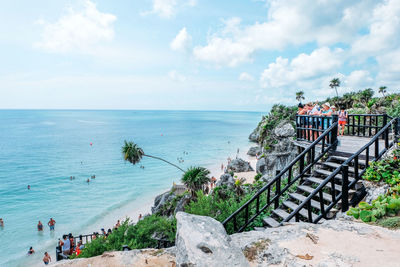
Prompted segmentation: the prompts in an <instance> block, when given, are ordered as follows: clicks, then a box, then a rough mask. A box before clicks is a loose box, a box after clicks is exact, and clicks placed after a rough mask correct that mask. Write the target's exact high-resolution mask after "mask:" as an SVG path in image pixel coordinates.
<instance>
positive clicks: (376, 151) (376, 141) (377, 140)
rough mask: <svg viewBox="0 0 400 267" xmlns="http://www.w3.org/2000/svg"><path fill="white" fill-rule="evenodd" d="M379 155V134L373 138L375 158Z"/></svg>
mask: <svg viewBox="0 0 400 267" xmlns="http://www.w3.org/2000/svg"><path fill="white" fill-rule="evenodd" d="M378 157H379V136H378V137H377V138H376V140H375V160H378Z"/></svg>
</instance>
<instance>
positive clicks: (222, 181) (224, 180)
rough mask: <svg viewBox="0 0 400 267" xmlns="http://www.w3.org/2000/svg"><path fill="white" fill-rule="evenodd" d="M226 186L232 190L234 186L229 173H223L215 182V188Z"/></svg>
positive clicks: (233, 180)
mask: <svg viewBox="0 0 400 267" xmlns="http://www.w3.org/2000/svg"><path fill="white" fill-rule="evenodd" d="M222 185H226V186H227V187H229V188H232V187H233V186H234V185H235V179H233V177H232V176H231V175H230V174H229V173H224V174H222V175H221V177H220V178H219V180H218V182H217V186H222Z"/></svg>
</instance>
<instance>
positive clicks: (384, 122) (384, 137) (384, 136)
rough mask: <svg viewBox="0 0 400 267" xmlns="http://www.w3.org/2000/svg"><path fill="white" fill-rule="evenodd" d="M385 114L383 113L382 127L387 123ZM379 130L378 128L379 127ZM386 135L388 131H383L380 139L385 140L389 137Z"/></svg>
mask: <svg viewBox="0 0 400 267" xmlns="http://www.w3.org/2000/svg"><path fill="white" fill-rule="evenodd" d="M387 116H388V115H387V114H386V113H385V114H383V125H382V128H383V127H385V125H386V124H387ZM379 130H380V129H379ZM387 135H389V131H385V132H384V133H383V136H382V139H385V140H386V138H388V139H389V136H387Z"/></svg>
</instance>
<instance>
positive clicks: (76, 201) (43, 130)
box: [0, 110, 262, 266]
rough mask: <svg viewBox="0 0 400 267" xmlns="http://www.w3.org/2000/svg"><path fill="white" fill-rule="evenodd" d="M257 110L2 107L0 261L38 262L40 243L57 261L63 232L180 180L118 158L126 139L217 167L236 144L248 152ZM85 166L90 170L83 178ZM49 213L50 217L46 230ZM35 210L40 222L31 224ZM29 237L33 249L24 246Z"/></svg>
mask: <svg viewBox="0 0 400 267" xmlns="http://www.w3.org/2000/svg"><path fill="white" fill-rule="evenodd" d="M261 115H262V114H261V113H259V112H219V111H101V110H95V111H90V110H0V218H3V220H4V223H5V226H4V228H0V266H34V265H39V266H41V265H44V264H43V262H42V261H41V259H42V258H43V253H44V251H48V252H49V253H50V255H51V256H52V259H53V261H55V246H56V243H57V240H58V238H61V236H62V235H63V234H64V233H67V234H68V233H72V234H73V235H79V234H89V233H92V232H94V231H98V232H99V231H100V228H101V227H104V228H106V229H107V228H109V227H112V225H114V224H115V222H116V220H117V219H118V218H123V217H124V216H136V215H137V214H138V213H139V212H140V213H141V212H149V206H150V205H151V203H152V201H153V199H154V197H155V196H156V195H157V194H159V193H161V192H163V191H165V190H166V189H168V188H170V187H171V186H172V184H173V182H176V183H180V177H181V175H182V174H181V172H180V171H179V170H177V169H176V168H174V167H172V166H170V165H168V164H166V163H164V162H162V161H158V160H155V159H149V158H143V160H142V162H141V163H140V164H139V165H138V166H133V165H132V164H130V163H128V162H124V160H123V157H122V154H121V147H122V145H123V141H124V140H132V141H135V142H136V143H137V144H138V145H139V146H140V147H141V148H142V149H143V150H144V151H145V153H147V154H150V155H155V156H159V157H162V158H165V159H167V160H170V161H171V162H173V163H175V164H178V165H179V166H180V167H182V168H187V167H189V166H205V167H208V168H210V169H218V168H219V166H220V165H221V163H222V162H224V161H226V158H227V157H228V156H230V157H233V156H234V155H235V154H236V152H237V149H238V148H239V149H240V153H241V154H245V153H246V151H245V149H246V148H248V147H249V146H250V143H249V141H248V135H249V134H250V132H251V131H252V130H253V129H254V128H255V127H256V125H257V123H258V122H259V121H260V119H261ZM184 152H187V153H184ZM180 158H182V159H183V160H184V162H183V163H179V161H178V159H180ZM140 165H143V166H144V168H140ZM91 175H95V176H96V178H95V179H90V180H91V181H90V182H89V183H87V182H86V180H87V179H88V178H90V177H91ZM70 176H75V179H74V180H70V178H69V177H70ZM28 185H30V190H28V189H27V187H28ZM50 217H52V218H54V220H55V221H56V226H55V231H52V232H51V231H49V227H48V226H47V222H48V221H49V218H50ZM134 219H136V218H134ZM39 220H40V221H41V222H42V223H43V225H44V231H43V232H38V231H37V223H38V221H39ZM31 246H32V247H33V249H35V251H36V253H35V255H33V256H27V251H28V249H29V247H31Z"/></svg>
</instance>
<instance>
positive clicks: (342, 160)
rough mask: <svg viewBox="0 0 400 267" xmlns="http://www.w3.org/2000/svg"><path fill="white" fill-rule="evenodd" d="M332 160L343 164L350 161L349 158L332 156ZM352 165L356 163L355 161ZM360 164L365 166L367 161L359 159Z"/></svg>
mask: <svg viewBox="0 0 400 267" xmlns="http://www.w3.org/2000/svg"><path fill="white" fill-rule="evenodd" d="M330 158H331V159H334V160H337V161H341V162H342V163H343V162H345V161H346V160H348V159H349V158H347V157H342V156H331V157H330ZM351 163H354V160H352V161H351ZM358 164H361V165H363V166H365V160H363V159H358Z"/></svg>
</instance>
